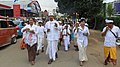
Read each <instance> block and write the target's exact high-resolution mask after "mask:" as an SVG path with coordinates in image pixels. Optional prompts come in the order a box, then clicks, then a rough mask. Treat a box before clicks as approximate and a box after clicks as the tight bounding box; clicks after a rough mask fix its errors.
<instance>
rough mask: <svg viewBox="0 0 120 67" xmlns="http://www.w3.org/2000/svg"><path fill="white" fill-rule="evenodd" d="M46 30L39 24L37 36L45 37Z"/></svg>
mask: <svg viewBox="0 0 120 67" xmlns="http://www.w3.org/2000/svg"><path fill="white" fill-rule="evenodd" d="M44 31H45V28H44V26H37V36H39V37H40V38H44Z"/></svg>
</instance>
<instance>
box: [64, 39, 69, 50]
mask: <svg viewBox="0 0 120 67" xmlns="http://www.w3.org/2000/svg"><path fill="white" fill-rule="evenodd" d="M68 45H69V41H68V39H64V47H65V50H68Z"/></svg>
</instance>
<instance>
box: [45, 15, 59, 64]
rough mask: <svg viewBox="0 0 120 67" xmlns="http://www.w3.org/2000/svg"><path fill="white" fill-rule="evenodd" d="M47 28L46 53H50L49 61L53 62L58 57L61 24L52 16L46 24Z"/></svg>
mask: <svg viewBox="0 0 120 67" xmlns="http://www.w3.org/2000/svg"><path fill="white" fill-rule="evenodd" d="M45 28H46V30H47V32H46V34H47V41H48V46H47V50H46V54H49V62H48V64H51V63H52V62H53V61H55V59H56V54H57V45H58V39H59V24H58V22H57V21H55V20H54V17H53V16H50V21H48V22H47V23H46V24H45Z"/></svg>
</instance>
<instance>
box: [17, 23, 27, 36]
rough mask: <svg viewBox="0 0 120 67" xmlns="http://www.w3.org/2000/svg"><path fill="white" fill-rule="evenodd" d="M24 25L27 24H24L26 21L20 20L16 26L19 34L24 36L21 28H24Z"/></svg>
mask: <svg viewBox="0 0 120 67" xmlns="http://www.w3.org/2000/svg"><path fill="white" fill-rule="evenodd" d="M24 26H25V25H24V22H23V21H20V22H19V23H18V25H17V26H16V29H17V33H18V36H22V32H21V29H22V28H23V27H24Z"/></svg>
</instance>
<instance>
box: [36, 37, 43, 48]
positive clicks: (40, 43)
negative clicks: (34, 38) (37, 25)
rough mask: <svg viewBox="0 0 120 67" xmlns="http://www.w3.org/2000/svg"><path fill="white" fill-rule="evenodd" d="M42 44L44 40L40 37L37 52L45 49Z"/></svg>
mask: <svg viewBox="0 0 120 67" xmlns="http://www.w3.org/2000/svg"><path fill="white" fill-rule="evenodd" d="M42 42H43V38H40V37H38V44H37V50H41V49H42V47H43V45H42Z"/></svg>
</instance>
